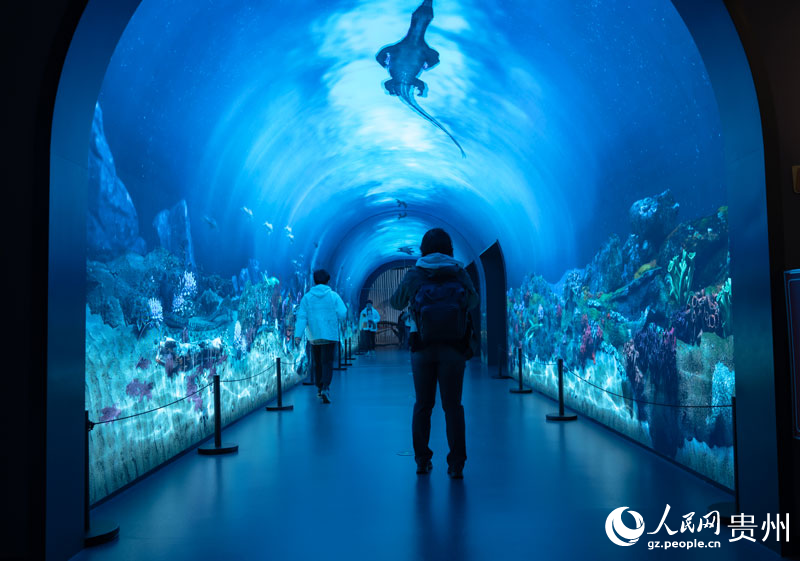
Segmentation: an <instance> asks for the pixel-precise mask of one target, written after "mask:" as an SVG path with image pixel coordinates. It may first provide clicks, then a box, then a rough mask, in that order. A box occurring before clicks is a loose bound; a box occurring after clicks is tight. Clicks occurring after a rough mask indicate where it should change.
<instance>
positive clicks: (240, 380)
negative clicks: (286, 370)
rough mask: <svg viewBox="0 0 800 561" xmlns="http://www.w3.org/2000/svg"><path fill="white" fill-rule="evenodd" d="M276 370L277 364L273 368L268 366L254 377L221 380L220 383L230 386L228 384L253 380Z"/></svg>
mask: <svg viewBox="0 0 800 561" xmlns="http://www.w3.org/2000/svg"><path fill="white" fill-rule="evenodd" d="M274 369H275V363H272V365H271V366H267V367H266V368H265V369H264V370H262V371H261V372H258V373H256V374H253V375H252V376H248V377H247V378H236V379H233V380H220V383H221V384H228V383H233V382H244V381H246V380H252V379H253V378H255V377H257V376H261V375H262V374H266V373H267V372H270V371H271V370H274Z"/></svg>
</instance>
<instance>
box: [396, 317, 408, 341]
mask: <svg viewBox="0 0 800 561" xmlns="http://www.w3.org/2000/svg"><path fill="white" fill-rule="evenodd" d="M407 315H408V312H406V311H405V310H403V311H402V312H400V315H399V316H397V326H396V327H395V333H396V334H397V342H398V344H399V345H400V348H401V349H405V348H406V337H407V336H408V333H406V316H407Z"/></svg>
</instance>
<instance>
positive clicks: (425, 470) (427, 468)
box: [417, 460, 433, 475]
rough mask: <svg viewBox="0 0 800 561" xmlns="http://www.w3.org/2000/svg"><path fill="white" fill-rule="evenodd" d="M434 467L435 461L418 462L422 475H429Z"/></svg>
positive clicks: (418, 470) (419, 472) (418, 469)
mask: <svg viewBox="0 0 800 561" xmlns="http://www.w3.org/2000/svg"><path fill="white" fill-rule="evenodd" d="M432 469H433V462H432V461H430V460H428V461H427V462H418V463H417V473H418V474H420V475H427V474H429V473H430V472H431V470H432Z"/></svg>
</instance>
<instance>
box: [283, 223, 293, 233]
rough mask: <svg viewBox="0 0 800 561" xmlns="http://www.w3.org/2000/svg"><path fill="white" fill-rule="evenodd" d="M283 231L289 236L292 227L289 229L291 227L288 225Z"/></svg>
mask: <svg viewBox="0 0 800 561" xmlns="http://www.w3.org/2000/svg"><path fill="white" fill-rule="evenodd" d="M284 230H286V233H287V234H291V233H292V227H291V226H289V225H288V224H287V225H286V227H285V228H284Z"/></svg>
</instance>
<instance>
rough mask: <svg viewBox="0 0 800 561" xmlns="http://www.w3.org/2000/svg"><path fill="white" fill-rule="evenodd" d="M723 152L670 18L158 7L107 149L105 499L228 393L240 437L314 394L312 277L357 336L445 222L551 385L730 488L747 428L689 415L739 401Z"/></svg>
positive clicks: (653, 6) (97, 244)
mask: <svg viewBox="0 0 800 561" xmlns="http://www.w3.org/2000/svg"><path fill="white" fill-rule="evenodd" d="M87 125H88V123H87ZM87 130H88V128H87ZM721 134H722V132H721V128H720V124H719V117H718V111H717V105H716V101H715V98H714V94H713V91H712V89H711V85H710V82H709V79H708V75H707V74H706V71H705V68H704V66H703V62H702V60H701V58H700V56H699V53H698V51H697V48H696V46H695V45H694V43H693V41H692V38H691V35H690V34H689V32H688V30H687V29H686V27H685V25H684V24H683V22H682V21H681V19H680V17H679V15H678V14H677V12H676V11H675V9H674V8H673V6H672V4H671V3H670V2H669V1H668V0H638V1H637V2H623V1H619V0H575V1H571V2H556V1H553V0H525V1H523V0H503V1H500V0H482V1H477V0H332V1H325V2H323V1H320V0H297V1H295V2H270V1H253V0H143V1H142V2H141V4H140V5H139V7H138V9H137V11H136V12H135V14H134V16H133V17H132V19H131V20H130V22H129V24H128V26H127V28H126V29H125V31H124V33H123V35H122V37H121V38H120V41H119V43H118V45H117V47H116V49H115V51H114V54H113V56H112V58H111V60H110V63H109V65H108V68H107V72H106V75H105V78H104V81H103V84H102V88H101V90H100V92H99V96H98V100H97V106H96V110H95V115H94V120H93V123H92V127H91V152H90V154H89V161H88V166H89V186H88V192H89V197H88V200H89V204H88V209H87V263H86V270H87V295H86V304H87V309H86V403H87V409H88V411H89V416H90V419H91V420H92V421H93V422H95V423H102V424H99V425H97V426H95V428H94V429H93V430H92V431H91V433H90V442H91V470H90V473H91V497H92V501H96V500H99V499H101V498H103V497H105V496H107V495H108V494H109V493H112V492H113V491H114V490H116V489H119V488H120V487H122V486H124V485H125V484H126V483H128V482H130V481H132V480H134V479H135V478H137V477H138V476H140V475H142V474H144V473H146V472H147V471H149V470H150V469H152V468H154V467H156V466H158V465H159V464H161V463H163V462H164V461H166V460H168V459H169V458H171V457H173V456H174V455H175V454H177V453H180V452H181V451H182V450H185V449H186V448H187V447H189V446H191V445H192V444H194V443H196V442H198V441H199V440H200V439H202V438H203V437H205V436H207V435H209V434H210V432H211V429H212V425H213V414H214V411H213V399H212V396H211V388H210V387H208V384H209V383H210V381H211V379H212V377H213V375H214V374H215V373H216V374H219V375H220V377H221V379H222V381H223V384H222V404H221V407H222V418H223V421H224V422H228V421H230V420H233V419H235V418H237V417H239V416H241V415H243V414H245V413H247V412H248V411H251V410H253V409H254V408H255V407H257V406H259V405H262V404H263V403H264V402H265V401H266V400H268V399H270V398H271V397H272V396H274V394H275V366H274V365H275V360H276V358H281V360H282V364H283V365H284V370H283V374H284V377H283V382H284V387H286V388H289V387H291V386H292V385H293V384H295V383H296V382H297V380H298V379H299V377H300V376H302V375H304V372H305V368H306V357H305V353H304V352H303V346H302V345H301V346H300V347H299V348H296V347H294V345H293V344H292V343H293V339H292V338H293V335H294V314H293V311H294V308H295V306H296V305H297V304H298V302H299V299H300V298H301V296H302V294H303V293H304V292H305V290H307V289H308V288H309V285H310V280H309V279H310V274H311V272H312V271H313V270H314V269H316V268H320V267H322V268H326V269H327V270H328V271H329V272H330V274H331V276H332V279H331V282H330V284H331V287H332V288H333V289H334V290H336V291H337V292H338V293H339V294H340V295H341V296H342V298H343V299H344V301H345V303H347V305H348V306H349V317H350V322H349V323H348V324H347V325H346V326H344V328H343V334H342V336H343V337H350V336H352V334H353V333H352V330H353V324H352V318H353V315H354V314H355V313H357V312H358V309H357V308H358V296H359V294H360V292H361V290H362V289H363V288H365V287H364V283H365V282H366V281H367V279H368V278H370V275H371V274H372V273H373V272H375V271H377V270H378V269H380V268H381V267H382V266H383V265H385V264H387V263H390V262H392V261H396V260H397V259H398V258H403V259H407V258H414V257H416V256H418V255H419V249H418V248H419V243H420V240H421V238H422V235H423V234H424V232H425V231H427V230H428V229H430V228H433V227H442V228H444V229H445V230H447V231H448V232H450V234H451V235H452V237H453V242H454V252H455V257H456V258H457V259H459V260H461V261H462V262H463V263H465V264H468V263H471V262H474V263H476V272H477V276H478V278H479V279H480V280H481V282H483V279H485V277H484V274H483V270H482V268H481V262H480V259H479V256H480V254H481V252H482V251H484V250H485V249H486V248H488V247H490V246H492V245H493V244H494V243H496V242H497V243H498V244H499V247H500V248H501V249H502V252H503V256H504V259H505V263H506V269H507V270H506V273H507V281H508V285H507V289H508V292H507V296H508V316H509V322H508V328H509V332H508V338H509V349H510V352H509V355H510V357H509V359H510V360H511V361H512V364H510V366H513V361H515V360H516V357H517V354H516V349H519V348H520V346H521V348H522V350H523V354H524V357H523V360H524V372H525V374H524V375H525V380H526V381H527V382H528V383H529V384H531V385H533V386H534V387H536V388H538V389H540V390H542V391H544V392H546V393H549V394H550V395H554V391H555V378H554V367H553V366H552V362H553V361H554V360H555V359H557V358H559V357H563V358H564V360H565V361H566V364H567V367H568V371H569V373H568V374H567V377H566V384H567V390H568V391H567V405H568V406H570V407H574V408H576V409H577V410H578V411H580V412H582V413H584V414H586V415H589V416H591V417H593V418H594V419H597V420H598V421H600V422H602V423H605V424H607V425H608V426H609V427H611V428H614V429H615V430H618V431H620V432H622V433H623V434H626V435H628V436H630V437H631V438H634V439H636V440H637V441H639V442H641V443H643V444H644V445H646V446H651V447H652V448H653V449H655V450H657V451H658V452H660V453H662V454H664V455H666V456H668V457H670V458H673V459H675V460H676V461H678V462H680V463H682V464H684V465H686V466H688V467H690V468H691V469H694V470H696V471H697V472H699V473H701V474H703V475H706V476H708V477H710V478H712V479H714V480H716V481H718V482H720V483H722V484H724V485H728V486H732V448H731V442H732V433H731V417H730V410H729V409H727V408H723V407H719V408H709V407H702V408H701V407H697V408H694V407H686V406H689V405H724V404H727V403H729V402H730V397H731V394H732V391H733V376H734V374H733V373H734V370H735V369H734V364H733V350H732V349H733V335H732V333H731V332H730V302H731V285H732V283H731V280H730V274H729V267H728V249H727V248H728V242H727V213H726V208H725V205H726V204H727V203H726V200H725V199H726V198H725V184H724V179H723V178H722V177H721V176H720V170H721V169H723V166H724V159H723V150H722V138H721ZM734 284H735V283H734ZM484 312H485V310H484ZM485 351H486V349H484V354H485ZM577 376H580V377H581V378H583V379H584V380H585V381H581V380H579V379H578V378H577ZM590 383H591V384H594V385H591V384H590ZM598 386H599V388H600V389H599V388H598ZM632 400H638V401H632ZM653 403H657V404H661V405H652V404H653ZM667 405H668V406H669V407H667ZM162 406H163V408H162Z"/></svg>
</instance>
